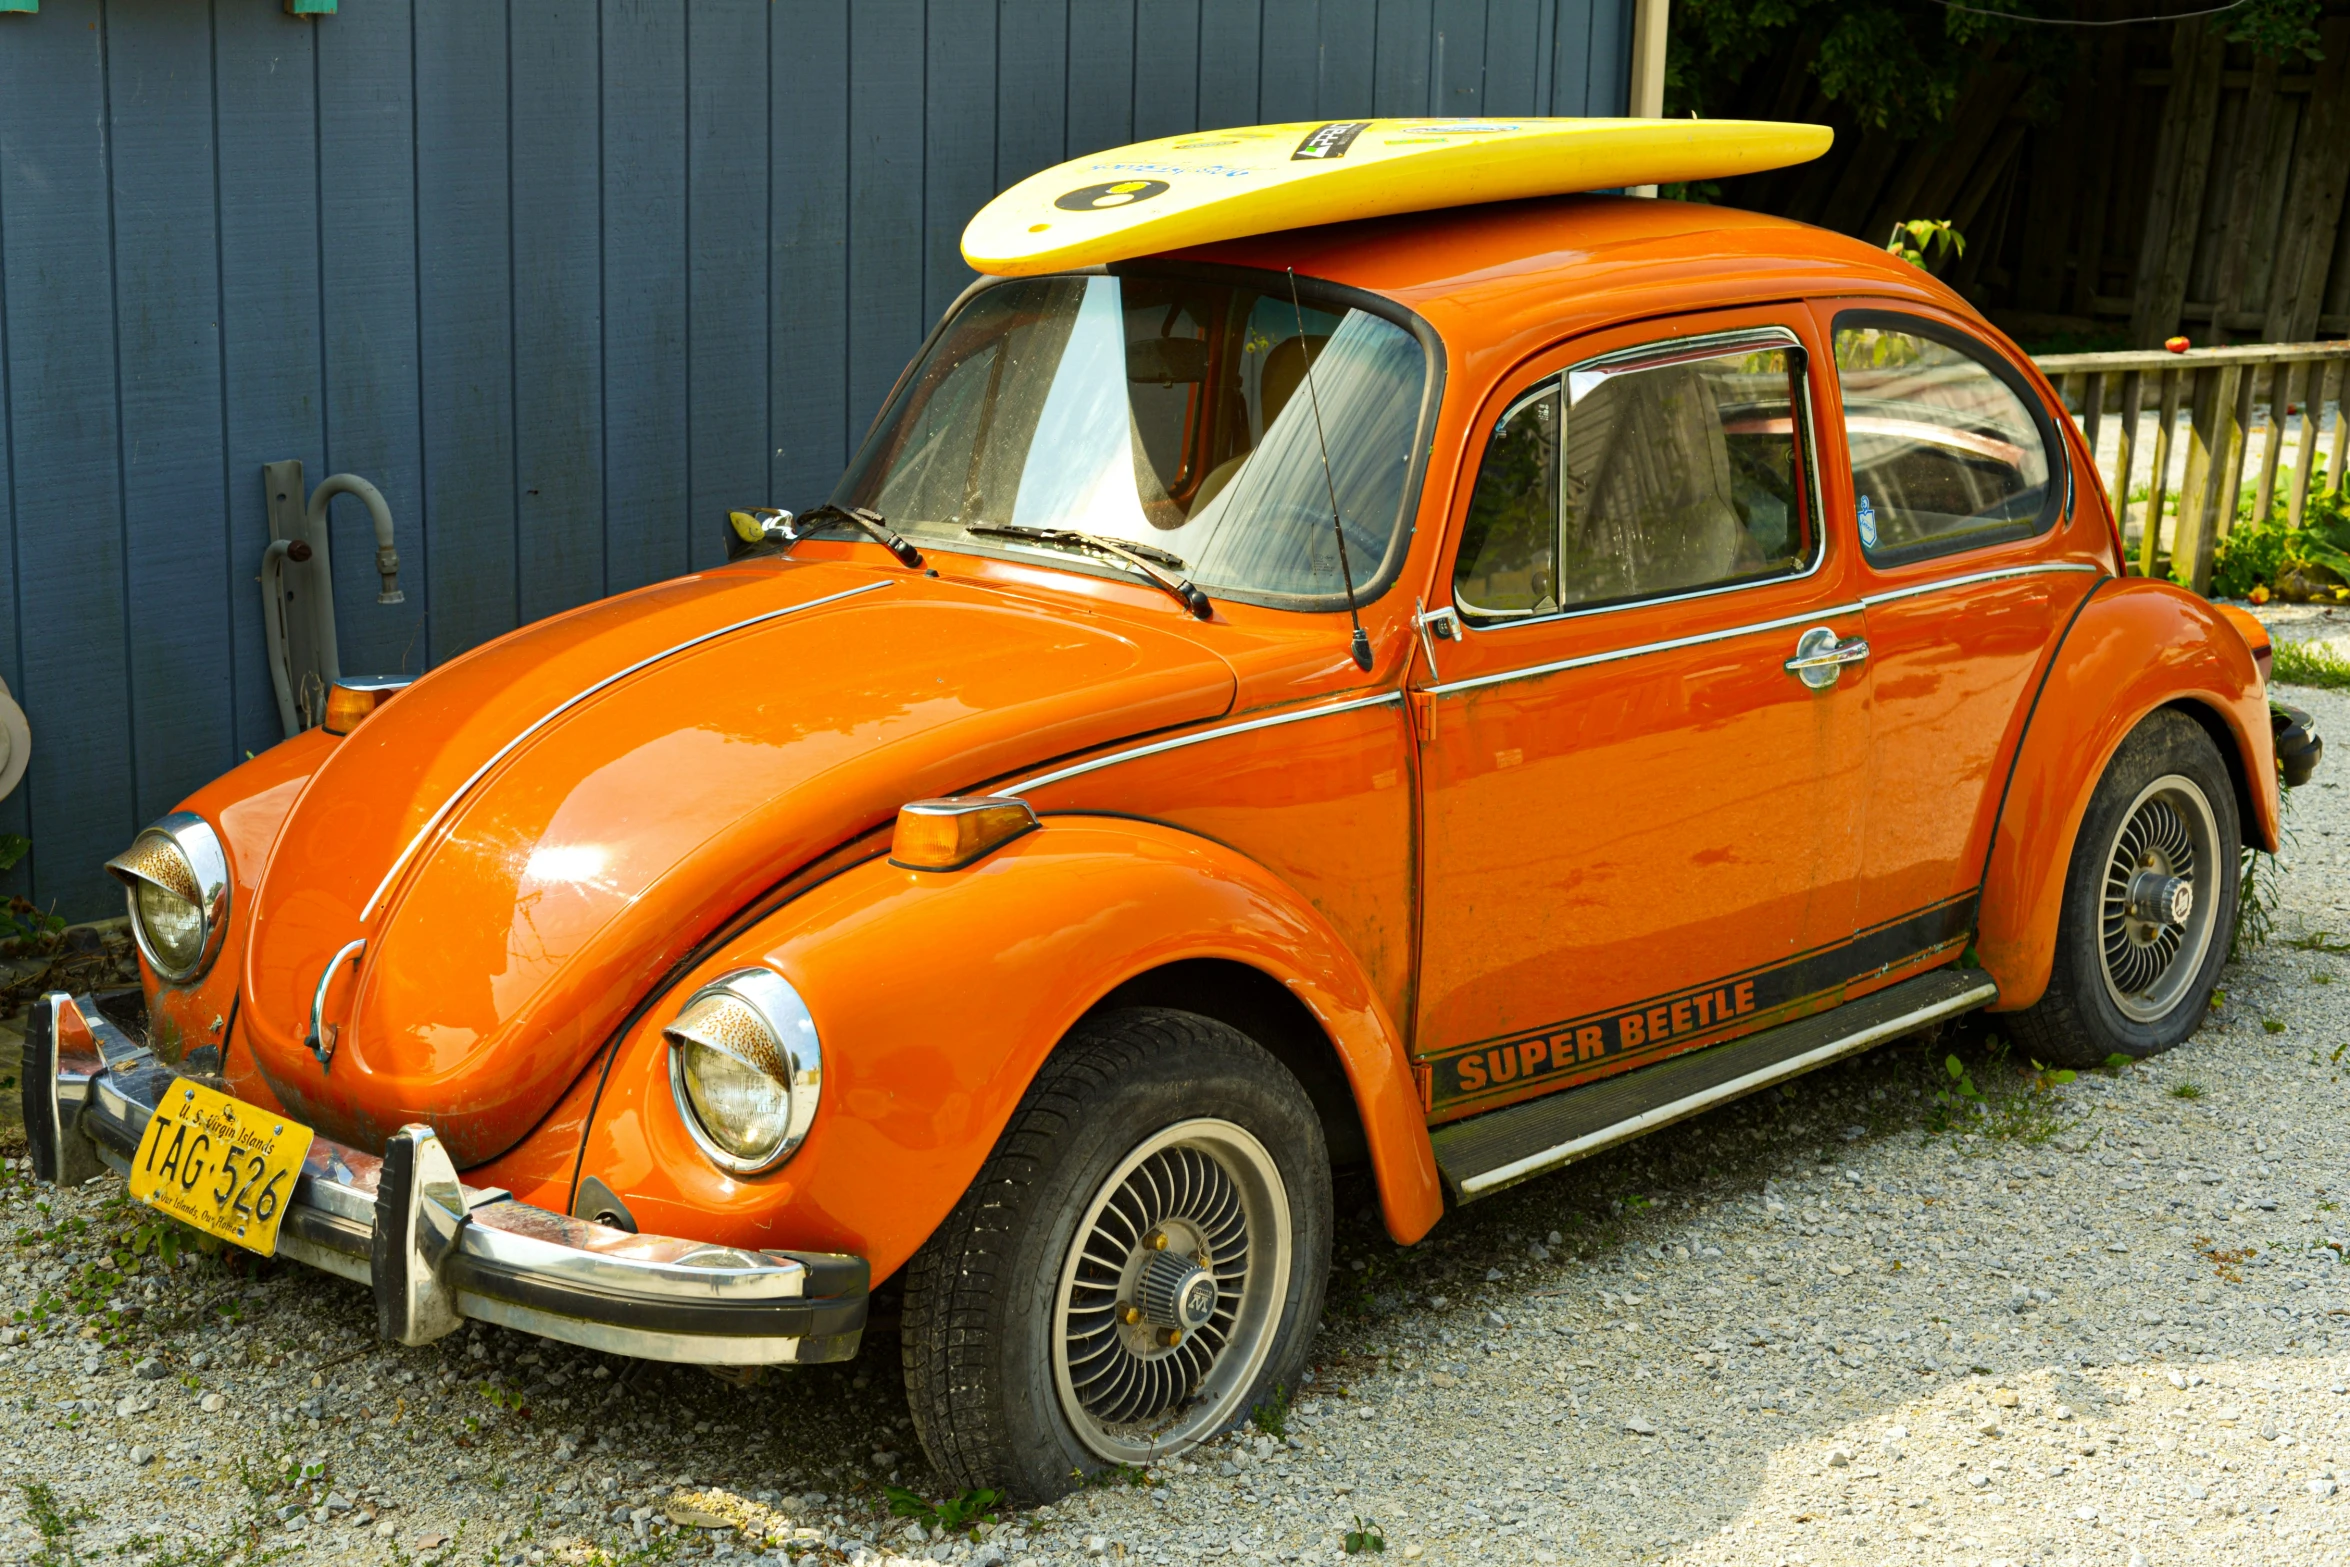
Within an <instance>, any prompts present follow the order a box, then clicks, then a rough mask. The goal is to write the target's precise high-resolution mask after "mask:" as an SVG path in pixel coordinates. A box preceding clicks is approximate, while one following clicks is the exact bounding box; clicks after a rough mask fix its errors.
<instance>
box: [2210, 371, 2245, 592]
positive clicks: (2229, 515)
mask: <svg viewBox="0 0 2350 1567" xmlns="http://www.w3.org/2000/svg"><path fill="white" fill-rule="evenodd" d="M2260 370H2261V367H2260V366H2259V365H2242V366H2239V367H2238V369H2237V371H2236V401H2235V405H2234V407H2233V409H2232V410H2231V412H2230V415H2229V418H2228V434H2227V446H2226V451H2227V454H2228V465H2227V486H2226V488H2224V489H2221V490H2218V491H2215V492H2214V494H2213V497H2212V510H2211V527H2210V528H2209V530H2208V531H2209V532H2210V534H2211V542H2212V544H2213V546H2214V547H2217V545H2218V543H2219V541H2220V540H2222V539H2224V538H2226V537H2227V536H2228V535H2229V534H2230V533H2232V532H2234V531H2235V527H2236V502H2237V501H2238V500H2239V499H2240V498H2242V496H2243V494H2244V464H2245V462H2246V461H2247V460H2248V459H2249V458H2250V457H2251V455H2252V391H2253V388H2254V387H2256V386H2258V385H2259V384H2260ZM2206 586H2208V584H2207V585H2206ZM2195 591H2196V592H2198V593H2201V592H2204V591H2205V588H2204V587H2198V588H2197V589H2196V590H2195Z"/></svg>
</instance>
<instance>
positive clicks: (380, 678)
mask: <svg viewBox="0 0 2350 1567" xmlns="http://www.w3.org/2000/svg"><path fill="white" fill-rule="evenodd" d="M409 679H410V677H409V676H407V675H345V676H344V677H343V678H342V679H340V680H337V681H336V682H335V683H334V687H333V689H331V690H329V691H328V692H327V694H326V732H327V733H328V734H330V735H347V734H349V733H350V732H351V731H352V730H354V729H356V728H358V727H359V725H360V723H361V722H362V721H363V720H364V719H365V718H366V717H367V715H368V714H370V713H372V712H374V711H375V710H376V709H377V708H379V707H381V706H383V705H384V704H385V703H386V702H389V701H390V700H391V699H392V695H393V693H395V692H397V691H398V690H399V689H400V688H401V687H402V686H404V685H406V684H407V683H408V681H409Z"/></svg>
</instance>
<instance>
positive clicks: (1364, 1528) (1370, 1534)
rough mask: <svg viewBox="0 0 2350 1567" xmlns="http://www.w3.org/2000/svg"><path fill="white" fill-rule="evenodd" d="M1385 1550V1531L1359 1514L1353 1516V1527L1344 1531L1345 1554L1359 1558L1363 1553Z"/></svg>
mask: <svg viewBox="0 0 2350 1567" xmlns="http://www.w3.org/2000/svg"><path fill="white" fill-rule="evenodd" d="M1386 1549H1387V1535H1386V1533H1385V1531H1383V1530H1382V1529H1381V1528H1380V1527H1379V1525H1378V1524H1377V1523H1375V1522H1373V1521H1372V1520H1370V1519H1368V1518H1365V1517H1364V1516H1363V1515H1362V1514H1361V1513H1357V1514H1355V1526H1354V1527H1353V1528H1352V1529H1349V1530H1347V1531H1346V1554H1347V1555H1349V1556H1360V1555H1362V1554H1363V1553H1364V1552H1365V1551H1384V1550H1386Z"/></svg>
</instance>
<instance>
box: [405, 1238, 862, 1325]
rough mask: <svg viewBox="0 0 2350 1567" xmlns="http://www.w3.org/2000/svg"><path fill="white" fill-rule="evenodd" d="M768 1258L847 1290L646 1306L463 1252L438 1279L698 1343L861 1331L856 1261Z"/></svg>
mask: <svg viewBox="0 0 2350 1567" xmlns="http://www.w3.org/2000/svg"><path fill="white" fill-rule="evenodd" d="M771 1255H777V1256H791V1257H794V1258H796V1259H797V1260H799V1261H801V1262H803V1263H814V1262H818V1261H819V1260H821V1261H822V1262H823V1263H824V1264H825V1266H823V1267H821V1268H815V1267H812V1268H811V1269H810V1271H809V1279H808V1282H809V1284H810V1285H811V1286H814V1285H816V1284H818V1283H819V1282H822V1283H827V1284H834V1285H847V1284H851V1283H853V1284H854V1290H853V1292H850V1291H848V1290H841V1291H837V1292H835V1293H831V1294H825V1295H808V1296H804V1297H802V1298H800V1299H796V1300H779V1301H761V1302H759V1303H758V1304H756V1305H733V1304H728V1303H724V1302H717V1301H689V1300H659V1301H649V1300H643V1299H639V1298H637V1297H634V1296H628V1295H616V1294H613V1293H610V1292H609V1291H605V1290H591V1289H583V1288H581V1287H579V1286H578V1285H574V1284H567V1283H563V1282H561V1281H559V1280H552V1279H549V1278H548V1277H547V1276H546V1275H545V1274H542V1273H534V1272H530V1271H528V1270H525V1269H516V1268H509V1267H506V1266H503V1265H502V1264H498V1263H490V1262H484V1261H481V1260H480V1259H478V1258H475V1257H469V1256H467V1255H466V1254H465V1253H464V1252H463V1251H459V1252H457V1253H455V1254H454V1255H452V1256H451V1257H450V1258H449V1260H448V1261H447V1263H445V1264H444V1265H443V1268H442V1278H443V1280H444V1281H445V1282H446V1283H447V1284H448V1286H449V1287H450V1288H451V1289H455V1290H462V1291H464V1292H465V1293H467V1294H471V1295H483V1296H487V1297H488V1298H489V1299H491V1300H498V1301H504V1302H506V1303H507V1304H508V1305H514V1306H528V1307H530V1308H531V1309H532V1310H535V1311H544V1312H546V1313H548V1314H549V1315H551V1316H558V1317H573V1318H577V1319H578V1320H580V1321H584V1322H599V1323H603V1324H605V1325H607V1326H610V1327H616V1328H623V1329H627V1328H634V1329H637V1330H639V1331H642V1332H647V1333H683V1334H691V1335H695V1336H698V1337H703V1338H830V1337H836V1336H839V1337H845V1336H848V1335H852V1334H856V1333H861V1332H863V1331H864V1327H865V1307H866V1299H867V1292H868V1286H869V1281H870V1278H871V1271H872V1270H871V1268H870V1266H869V1265H868V1264H867V1263H866V1261H865V1259H864V1258H862V1257H823V1258H821V1259H819V1258H818V1257H812V1256H808V1255H806V1254H802V1253H796V1252H784V1253H771Z"/></svg>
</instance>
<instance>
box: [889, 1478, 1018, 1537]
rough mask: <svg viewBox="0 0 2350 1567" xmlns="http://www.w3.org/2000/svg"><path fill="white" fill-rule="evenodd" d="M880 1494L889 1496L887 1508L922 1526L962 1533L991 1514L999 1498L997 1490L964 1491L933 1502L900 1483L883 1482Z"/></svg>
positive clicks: (992, 1514) (973, 1527)
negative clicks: (884, 1483)
mask: <svg viewBox="0 0 2350 1567" xmlns="http://www.w3.org/2000/svg"><path fill="white" fill-rule="evenodd" d="M881 1494H882V1495H883V1496H885V1497H887V1498H888V1499H889V1510H890V1511H891V1512H892V1513H894V1514H896V1515H897V1516H898V1517H900V1518H911V1519H913V1520H914V1521H915V1522H917V1523H919V1524H921V1525H922V1526H923V1527H924V1528H926V1529H937V1530H940V1531H942V1532H944V1533H946V1534H962V1533H964V1532H966V1531H968V1530H972V1529H976V1528H978V1527H979V1525H981V1524H982V1523H985V1522H986V1521H987V1520H988V1519H990V1518H992V1517H994V1516H995V1508H996V1503H998V1502H1000V1501H1002V1500H1003V1495H1002V1493H1001V1492H998V1491H965V1492H964V1493H963V1494H962V1495H960V1496H954V1497H949V1498H948V1499H947V1500H945V1501H943V1502H939V1503H936V1504H935V1505H934V1504H932V1503H930V1502H926V1501H924V1500H923V1499H922V1498H921V1497H919V1496H917V1495H915V1494H914V1493H913V1492H912V1491H909V1490H907V1489H906V1488H905V1487H904V1486H902V1485H885V1486H883V1487H882V1488H881Z"/></svg>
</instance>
